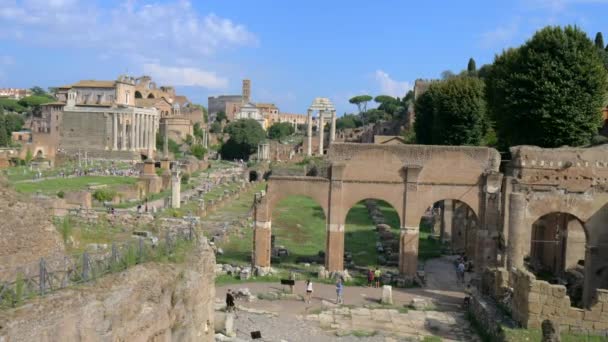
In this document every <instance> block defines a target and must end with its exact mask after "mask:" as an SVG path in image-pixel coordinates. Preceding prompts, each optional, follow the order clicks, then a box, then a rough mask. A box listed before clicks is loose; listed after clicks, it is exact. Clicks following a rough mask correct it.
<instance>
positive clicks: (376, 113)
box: [361, 108, 391, 123]
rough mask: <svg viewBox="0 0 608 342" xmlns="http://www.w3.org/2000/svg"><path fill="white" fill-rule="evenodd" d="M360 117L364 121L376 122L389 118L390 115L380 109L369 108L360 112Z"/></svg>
mask: <svg viewBox="0 0 608 342" xmlns="http://www.w3.org/2000/svg"><path fill="white" fill-rule="evenodd" d="M361 119H362V120H363V122H364V123H376V122H379V121H385V120H390V119H391V115H390V114H388V113H387V112H385V111H383V110H381V109H377V108H374V109H370V110H368V111H366V112H363V113H361Z"/></svg>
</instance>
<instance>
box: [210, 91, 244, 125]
mask: <svg viewBox="0 0 608 342" xmlns="http://www.w3.org/2000/svg"><path fill="white" fill-rule="evenodd" d="M242 103H243V96H242V95H220V96H210V97H209V98H207V112H208V115H209V122H213V121H215V118H216V117H217V113H219V112H222V111H223V112H224V113H226V115H227V116H228V120H229V121H230V120H231V118H230V116H229V113H233V115H236V112H237V111H238V110H236V111H235V110H234V108H235V106H238V105H240V104H242ZM229 107H231V108H229ZM231 109H232V110H231ZM232 118H234V116H232Z"/></svg>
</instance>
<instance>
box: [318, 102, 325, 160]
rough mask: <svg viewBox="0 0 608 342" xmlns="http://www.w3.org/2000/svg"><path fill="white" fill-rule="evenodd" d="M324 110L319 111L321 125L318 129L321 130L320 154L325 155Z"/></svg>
mask: <svg viewBox="0 0 608 342" xmlns="http://www.w3.org/2000/svg"><path fill="white" fill-rule="evenodd" d="M323 124H324V122H323V112H322V111H319V125H318V127H317V130H318V131H319V155H320V156H322V155H323V139H325V130H324V129H323V128H324V127H323Z"/></svg>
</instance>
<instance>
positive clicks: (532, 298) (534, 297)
mask: <svg viewBox="0 0 608 342" xmlns="http://www.w3.org/2000/svg"><path fill="white" fill-rule="evenodd" d="M528 302H530V303H540V294H538V293H535V292H531V293H530V294H529V295H528Z"/></svg>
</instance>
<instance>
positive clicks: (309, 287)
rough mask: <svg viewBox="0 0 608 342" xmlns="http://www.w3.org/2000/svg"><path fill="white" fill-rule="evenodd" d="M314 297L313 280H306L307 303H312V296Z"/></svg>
mask: <svg viewBox="0 0 608 342" xmlns="http://www.w3.org/2000/svg"><path fill="white" fill-rule="evenodd" d="M311 297H312V281H310V279H308V280H306V300H305V301H306V303H310V298H311Z"/></svg>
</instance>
